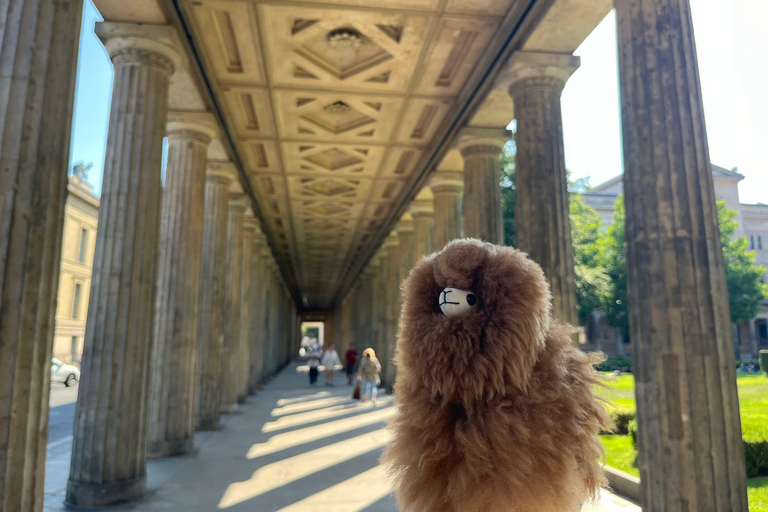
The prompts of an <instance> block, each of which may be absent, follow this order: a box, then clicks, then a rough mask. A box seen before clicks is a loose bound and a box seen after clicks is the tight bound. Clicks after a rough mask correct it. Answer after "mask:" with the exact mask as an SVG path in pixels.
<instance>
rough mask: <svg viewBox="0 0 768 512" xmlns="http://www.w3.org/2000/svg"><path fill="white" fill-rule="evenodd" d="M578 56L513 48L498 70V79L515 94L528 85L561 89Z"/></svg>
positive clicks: (534, 87)
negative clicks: (514, 49)
mask: <svg viewBox="0 0 768 512" xmlns="http://www.w3.org/2000/svg"><path fill="white" fill-rule="evenodd" d="M580 64H581V59H579V57H577V56H575V55H568V54H562V53H545V52H515V53H514V54H512V57H510V59H509V60H508V61H507V65H506V67H505V69H504V70H503V71H502V72H501V78H500V79H499V80H500V81H501V83H503V84H504V86H505V87H506V88H507V90H508V91H509V94H510V96H512V97H513V98H514V96H515V95H516V94H517V93H519V92H522V91H526V90H529V89H554V90H557V91H558V92H560V91H562V90H563V87H565V83H566V82H567V81H568V79H569V78H570V77H571V75H572V74H573V72H574V71H576V70H577V69H579V65H580Z"/></svg>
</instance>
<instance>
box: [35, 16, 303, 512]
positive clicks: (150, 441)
mask: <svg viewBox="0 0 768 512" xmlns="http://www.w3.org/2000/svg"><path fill="white" fill-rule="evenodd" d="M96 31H97V35H99V37H101V39H102V40H103V41H104V44H105V47H106V49H107V52H108V53H109V56H110V58H111V59H112V62H113V65H114V67H115V80H114V88H113V96H112V111H111V115H110V125H109V135H108V139H107V157H106V161H105V171H104V178H103V189H102V197H101V207H100V210H99V222H100V226H101V227H100V229H99V231H98V235H97V239H96V247H97V249H96V254H95V257H94V272H93V280H92V294H91V301H90V304H89V311H88V323H87V326H88V327H87V329H86V338H85V344H84V353H83V358H82V368H83V373H82V375H83V378H82V381H81V383H80V389H79V393H78V401H77V408H76V412H75V420H74V424H75V428H74V438H73V445H72V460H71V465H70V476H69V481H68V484H67V498H66V500H67V502H68V503H69V504H71V505H75V506H86V507H88V506H102V505H110V504H115V503H119V502H124V501H130V500H133V499H136V498H137V497H139V496H141V495H143V493H144V492H145V487H146V460H147V458H148V457H167V456H174V455H184V454H188V453H190V452H192V450H193V447H194V432H195V430H196V429H198V430H211V429H217V428H219V426H220V415H221V414H225V413H232V412H234V411H236V410H237V407H238V403H242V402H244V401H245V400H247V397H248V395H249V394H253V393H256V392H257V391H258V386H259V383H261V382H262V381H264V380H265V379H266V378H268V377H269V376H270V375H272V374H274V373H275V372H276V371H277V370H278V369H279V368H280V367H281V366H282V365H283V364H284V363H286V362H287V360H288V358H289V357H290V348H289V347H290V345H291V342H292V340H293V332H292V331H293V330H294V329H295V325H293V323H292V321H291V319H292V318H295V306H294V302H293V299H292V297H291V295H290V294H289V292H288V289H287V287H286V286H285V283H284V282H283V279H282V277H281V274H280V272H279V270H278V267H277V264H276V262H275V260H274V257H273V255H272V252H271V250H270V249H269V248H268V246H267V244H266V241H265V238H264V235H263V234H262V233H261V230H260V228H259V223H258V222H257V221H256V218H255V217H254V215H253V212H252V211H250V200H249V199H248V198H247V197H246V196H245V194H243V192H242V188H241V187H240V186H239V180H238V169H237V167H236V165H235V164H234V163H233V162H229V161H208V159H207V154H208V148H209V145H210V144H211V141H212V140H213V139H214V138H215V137H216V136H217V122H216V120H215V118H214V117H213V115H212V114H210V113H204V112H174V111H169V109H168V92H169V85H170V78H171V76H172V75H173V73H174V71H175V70H176V69H177V68H178V66H179V65H180V63H181V57H180V54H179V52H177V50H176V48H175V45H174V44H173V41H174V37H175V32H174V31H173V30H172V29H171V28H170V27H164V26H155V27H140V26H135V25H131V24H113V23H102V24H99V25H97V29H96ZM166 136H167V138H168V161H167V170H166V176H165V183H164V184H163V183H162V182H161V158H162V146H163V138H164V137H166ZM59 242H60V241H59ZM44 467H45V464H40V466H39V467H38V468H37V469H36V471H38V472H39V471H41V470H42V469H43V468H44ZM30 510H31V509H30Z"/></svg>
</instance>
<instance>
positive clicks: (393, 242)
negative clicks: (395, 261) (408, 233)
mask: <svg viewBox="0 0 768 512" xmlns="http://www.w3.org/2000/svg"><path fill="white" fill-rule="evenodd" d="M399 245H400V239H399V238H398V237H397V231H396V230H394V229H393V230H392V231H390V232H389V234H388V235H387V238H385V239H384V243H383V244H382V246H381V247H382V248H384V249H389V248H390V247H398V246H399Z"/></svg>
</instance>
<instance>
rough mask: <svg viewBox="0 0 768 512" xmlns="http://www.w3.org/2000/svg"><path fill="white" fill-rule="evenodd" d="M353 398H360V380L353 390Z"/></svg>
mask: <svg viewBox="0 0 768 512" xmlns="http://www.w3.org/2000/svg"><path fill="white" fill-rule="evenodd" d="M352 398H353V399H354V400H360V382H358V383H357V384H355V390H354V391H353V392H352Z"/></svg>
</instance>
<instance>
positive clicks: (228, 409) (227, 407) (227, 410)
mask: <svg viewBox="0 0 768 512" xmlns="http://www.w3.org/2000/svg"><path fill="white" fill-rule="evenodd" d="M219 412H220V413H221V414H233V413H236V412H237V404H236V403H235V404H223V405H221V406H220V407H219Z"/></svg>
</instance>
